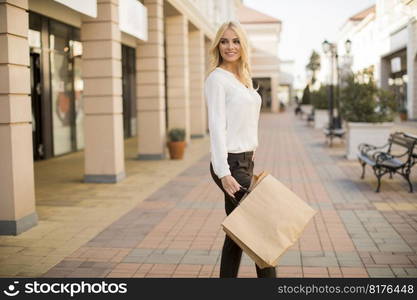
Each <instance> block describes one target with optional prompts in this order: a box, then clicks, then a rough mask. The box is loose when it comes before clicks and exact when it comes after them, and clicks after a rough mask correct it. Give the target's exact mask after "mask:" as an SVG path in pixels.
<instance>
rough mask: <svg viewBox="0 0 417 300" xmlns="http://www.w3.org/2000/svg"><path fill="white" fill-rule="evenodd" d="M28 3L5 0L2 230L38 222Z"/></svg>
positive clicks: (0, 19)
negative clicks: (34, 169) (33, 147)
mask: <svg viewBox="0 0 417 300" xmlns="http://www.w3.org/2000/svg"><path fill="white" fill-rule="evenodd" d="M27 9H28V2H27V1H26V0H21V1H4V0H3V1H0V45H1V50H0V78H1V80H0V166H1V167H0V235H18V234H20V233H22V232H24V231H26V230H28V229H29V228H31V227H33V226H35V225H36V224H37V220H38V217H37V214H36V211H35V187H34V186H35V184H34V172H33V150H32V124H31V122H32V112H31V99H30V96H29V94H30V69H29V44H28V37H27V36H28V28H29V17H28V13H27Z"/></svg>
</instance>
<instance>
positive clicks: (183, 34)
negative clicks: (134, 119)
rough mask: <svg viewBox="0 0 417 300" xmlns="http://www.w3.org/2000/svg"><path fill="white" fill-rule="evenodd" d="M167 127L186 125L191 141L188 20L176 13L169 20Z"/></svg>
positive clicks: (167, 41)
mask: <svg viewBox="0 0 417 300" xmlns="http://www.w3.org/2000/svg"><path fill="white" fill-rule="evenodd" d="M165 20H166V26H165V30H166V35H165V40H166V55H167V78H168V79H167V80H168V82H167V87H168V89H167V92H168V129H172V128H184V129H185V133H186V141H187V142H189V141H190V101H189V62H188V21H187V19H186V17H185V16H183V15H177V16H171V17H167V18H166V19H165Z"/></svg>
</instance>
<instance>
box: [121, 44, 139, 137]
mask: <svg viewBox="0 0 417 300" xmlns="http://www.w3.org/2000/svg"><path fill="white" fill-rule="evenodd" d="M122 85H123V131H124V137H125V138H129V137H132V136H134V135H136V52H135V49H134V48H132V47H128V46H125V45H122Z"/></svg>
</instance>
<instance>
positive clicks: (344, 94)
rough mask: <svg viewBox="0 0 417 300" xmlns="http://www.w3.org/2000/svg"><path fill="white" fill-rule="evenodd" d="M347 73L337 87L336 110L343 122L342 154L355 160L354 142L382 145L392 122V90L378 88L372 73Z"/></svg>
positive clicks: (394, 104) (393, 107)
mask: <svg viewBox="0 0 417 300" xmlns="http://www.w3.org/2000/svg"><path fill="white" fill-rule="evenodd" d="M362 78H363V77H361V76H350V77H349V78H348V79H347V82H346V85H345V87H344V88H343V89H342V90H341V95H340V109H341V114H342V117H343V119H344V120H345V121H346V122H347V126H346V127H347V136H346V140H347V143H346V146H347V149H346V156H347V158H348V159H356V158H357V151H358V145H359V144H361V143H365V142H366V143H369V144H373V145H384V144H385V143H386V141H387V139H388V136H389V134H390V132H391V130H392V127H393V125H394V123H393V120H394V116H395V112H396V110H397V109H396V106H397V105H396V101H395V97H394V95H393V93H391V92H389V91H386V90H382V89H380V88H378V87H377V86H376V84H375V82H374V80H373V78H372V76H368V77H366V78H367V80H366V81H365V80H363V79H362Z"/></svg>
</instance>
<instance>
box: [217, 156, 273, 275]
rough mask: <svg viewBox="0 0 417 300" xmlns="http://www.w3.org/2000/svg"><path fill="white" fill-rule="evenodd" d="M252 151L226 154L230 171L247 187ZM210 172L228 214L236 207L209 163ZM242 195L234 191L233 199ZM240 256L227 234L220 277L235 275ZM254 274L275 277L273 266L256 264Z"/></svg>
mask: <svg viewBox="0 0 417 300" xmlns="http://www.w3.org/2000/svg"><path fill="white" fill-rule="evenodd" d="M252 155H253V152H244V153H229V154H228V156H227V162H228V164H229V166H230V172H231V173H232V176H233V177H234V178H235V179H236V181H237V182H238V183H239V184H240V185H241V186H243V187H245V188H249V186H250V183H251V180H252V175H253V167H254V163H253V161H252ZM210 173H211V177H212V178H213V180H214V182H215V183H216V184H217V186H218V187H219V188H220V189H221V190H222V191H223V193H224V201H225V209H226V215H229V214H230V213H231V212H232V211H233V209H234V208H235V207H236V206H235V204H233V200H231V197H230V196H229V195H228V194H227V193H226V191H225V190H224V189H223V186H222V182H221V180H220V179H219V178H218V177H217V175H216V174H215V173H214V170H213V166H212V165H211V164H210ZM243 195H244V191H242V190H240V191H238V192H236V193H235V200H236V201H240V200H241V199H242V197H243ZM241 258H242V249H241V248H240V247H239V246H238V245H237V244H236V243H235V242H234V241H233V240H232V239H231V238H229V237H228V236H227V235H226V237H225V240H224V244H223V249H222V258H221V262H220V278H226V277H237V273H238V271H239V266H240V260H241ZM255 266H256V274H257V275H258V277H259V278H261V277H268V278H276V270H275V268H272V267H271V268H264V269H261V268H259V267H258V266H257V265H256V264H255Z"/></svg>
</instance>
